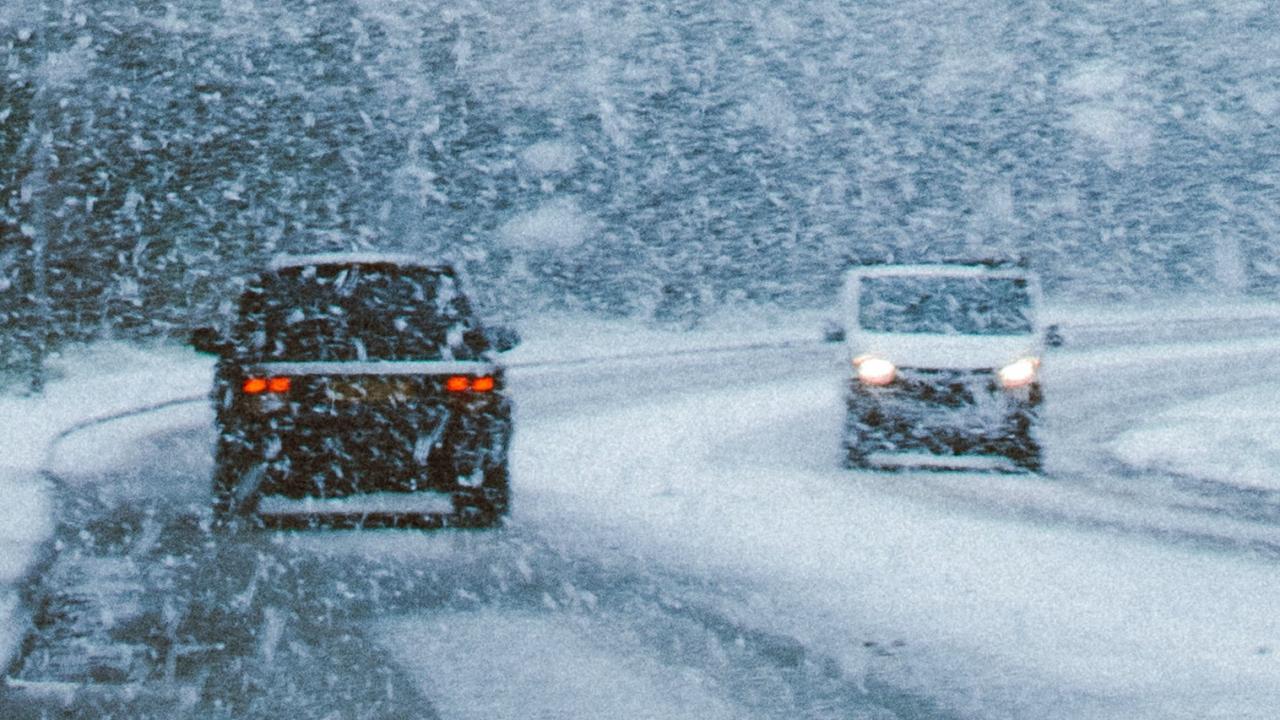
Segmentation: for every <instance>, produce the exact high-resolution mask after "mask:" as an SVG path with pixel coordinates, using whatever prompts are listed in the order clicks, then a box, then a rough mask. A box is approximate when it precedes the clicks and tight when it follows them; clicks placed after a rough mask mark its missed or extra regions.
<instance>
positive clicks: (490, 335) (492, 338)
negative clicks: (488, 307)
mask: <svg viewBox="0 0 1280 720" xmlns="http://www.w3.org/2000/svg"><path fill="white" fill-rule="evenodd" d="M485 336H486V338H487V339H488V340H489V347H491V348H493V349H494V350H496V351H498V352H506V351H508V350H510V349H512V348H514V347H515V346H517V345H519V344H520V333H519V332H518V331H516V329H515V328H513V327H510V326H508V325H497V326H494V327H490V328H486V329H485Z"/></svg>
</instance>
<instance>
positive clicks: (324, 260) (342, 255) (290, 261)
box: [271, 252, 454, 273]
mask: <svg viewBox="0 0 1280 720" xmlns="http://www.w3.org/2000/svg"><path fill="white" fill-rule="evenodd" d="M307 265H401V266H404V267H420V268H432V269H436V270H443V271H446V272H450V273H452V272H454V267H453V265H452V264H451V263H448V262H441V261H431V260H428V259H426V258H423V257H420V256H418V255H411V254H409V253H381V252H333V253H315V254H311V255H277V256H276V257H275V258H272V260H271V269H272V270H273V271H274V270H284V269H286V268H295V267H304V266H307Z"/></svg>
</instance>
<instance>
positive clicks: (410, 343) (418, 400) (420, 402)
mask: <svg viewBox="0 0 1280 720" xmlns="http://www.w3.org/2000/svg"><path fill="white" fill-rule="evenodd" d="M517 341H518V338H517V337H516V336H515V333H514V332H513V331H511V330H509V329H504V328H490V329H486V328H485V327H484V326H482V325H481V323H480V321H479V319H478V318H477V317H476V315H475V313H474V312H473V310H472V308H471V307H470V303H469V302H468V299H467V296H466V294H465V292H464V290H463V286H462V283H461V281H460V279H459V277H458V274H457V273H456V272H455V270H454V269H453V268H452V267H450V266H448V265H443V264H435V263H429V262H424V261H422V260H420V259H417V258H414V257H404V256H396V255H372V254H330V255H312V256H297V257H287V258H282V259H279V260H277V261H276V262H275V263H273V265H272V267H271V269H270V270H269V271H268V272H265V273H262V274H260V275H257V276H255V277H253V278H250V279H249V281H248V283H247V285H246V288H245V290H244V293H243V295H242V296H241V298H240V304H239V312H238V314H237V317H236V319H235V322H234V326H233V327H232V328H231V332H230V334H229V336H226V335H222V334H219V333H217V332H216V331H215V330H213V329H210V328H203V329H200V330H197V331H196V332H195V333H194V334H193V336H192V344H193V345H194V346H195V347H196V349H198V350H201V351H204V352H213V353H216V354H218V355H219V362H218V366H217V374H216V378H215V381H214V388H213V393H212V397H213V402H214V407H215V410H216V413H217V429H218V441H217V449H216V471H215V474H214V479H213V498H214V500H213V502H214V514H215V517H216V518H217V519H219V520H226V519H228V518H230V517H233V516H236V515H241V514H256V515H258V516H259V517H261V518H263V519H267V520H271V519H275V520H278V521H286V522H287V519H289V518H293V519H296V518H305V519H306V522H311V521H312V520H314V519H316V518H318V517H325V518H326V519H327V520H328V521H330V522H343V521H344V520H345V521H347V522H354V523H357V524H364V523H367V522H376V523H379V524H385V523H390V524H408V525H419V524H423V523H429V524H432V525H435V524H440V523H450V524H467V525H490V524H493V523H495V522H497V521H498V520H499V519H500V518H501V517H502V516H503V515H504V514H505V513H506V512H507V508H508V503H509V495H510V484H509V480H508V472H507V449H508V445H509V442H510V438H511V401H510V399H509V398H508V397H507V394H506V392H505V382H504V378H503V371H502V367H501V365H500V364H498V362H497V360H496V358H495V353H497V352H501V351H504V350H508V349H510V348H511V347H513V346H514V345H515V344H516V342H517Z"/></svg>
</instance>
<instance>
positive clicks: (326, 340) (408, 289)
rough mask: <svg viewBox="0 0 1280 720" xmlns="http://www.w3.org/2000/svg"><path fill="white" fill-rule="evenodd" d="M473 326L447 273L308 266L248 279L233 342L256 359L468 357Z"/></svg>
mask: <svg viewBox="0 0 1280 720" xmlns="http://www.w3.org/2000/svg"><path fill="white" fill-rule="evenodd" d="M475 329H476V323H475V320H474V318H473V316H472V313H471V311H470V308H469V307H468V304H467V302H466V298H465V297H464V296H463V294H462V291H461V290H460V289H459V287H458V283H457V279H456V278H455V277H454V276H453V275H452V274H450V273H449V272H448V271H445V270H442V269H434V268H421V267H402V266H398V265H376V264H371V265H308V266H301V267H294V268H286V269H284V270H280V271H278V272H274V273H268V274H265V275H262V276H259V277H258V278H257V279H256V280H255V281H253V282H251V283H250V285H249V287H248V288H247V289H246V290H245V293H244V295H243V296H242V298H241V301H240V319H239V322H238V325H237V328H236V332H235V337H236V340H237V345H239V347H240V350H241V351H242V352H244V353H245V354H246V355H248V356H249V357H250V358H251V359H254V360H259V361H311V360H316V361H325V360H329V361H352V360H474V359H477V358H478V355H479V354H480V353H481V352H483V350H484V348H483V343H479V342H477V341H476V338H477V336H478V335H479V333H477V332H474V330H475Z"/></svg>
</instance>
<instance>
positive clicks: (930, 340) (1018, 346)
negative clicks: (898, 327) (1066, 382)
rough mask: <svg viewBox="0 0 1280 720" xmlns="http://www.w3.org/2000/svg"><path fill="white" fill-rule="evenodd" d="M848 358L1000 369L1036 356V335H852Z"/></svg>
mask: <svg viewBox="0 0 1280 720" xmlns="http://www.w3.org/2000/svg"><path fill="white" fill-rule="evenodd" d="M848 345H849V351H850V354H851V356H853V357H857V356H858V355H862V354H864V353H869V354H872V355H876V356H878V357H882V358H884V359H886V360H888V361H889V362H892V363H893V364H894V365H897V366H898V367H914V368H939V369H947V370H961V369H979V368H1001V367H1004V366H1005V365H1008V364H1009V363H1011V362H1013V361H1014V360H1017V359H1019V358H1024V357H1029V356H1034V357H1039V356H1040V354H1041V352H1042V348H1041V344H1040V337H1039V335H1030V334H1028V335H924V334H919V335H906V334H896V333H873V332H857V333H852V334H851V335H850V336H849V340H848Z"/></svg>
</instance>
